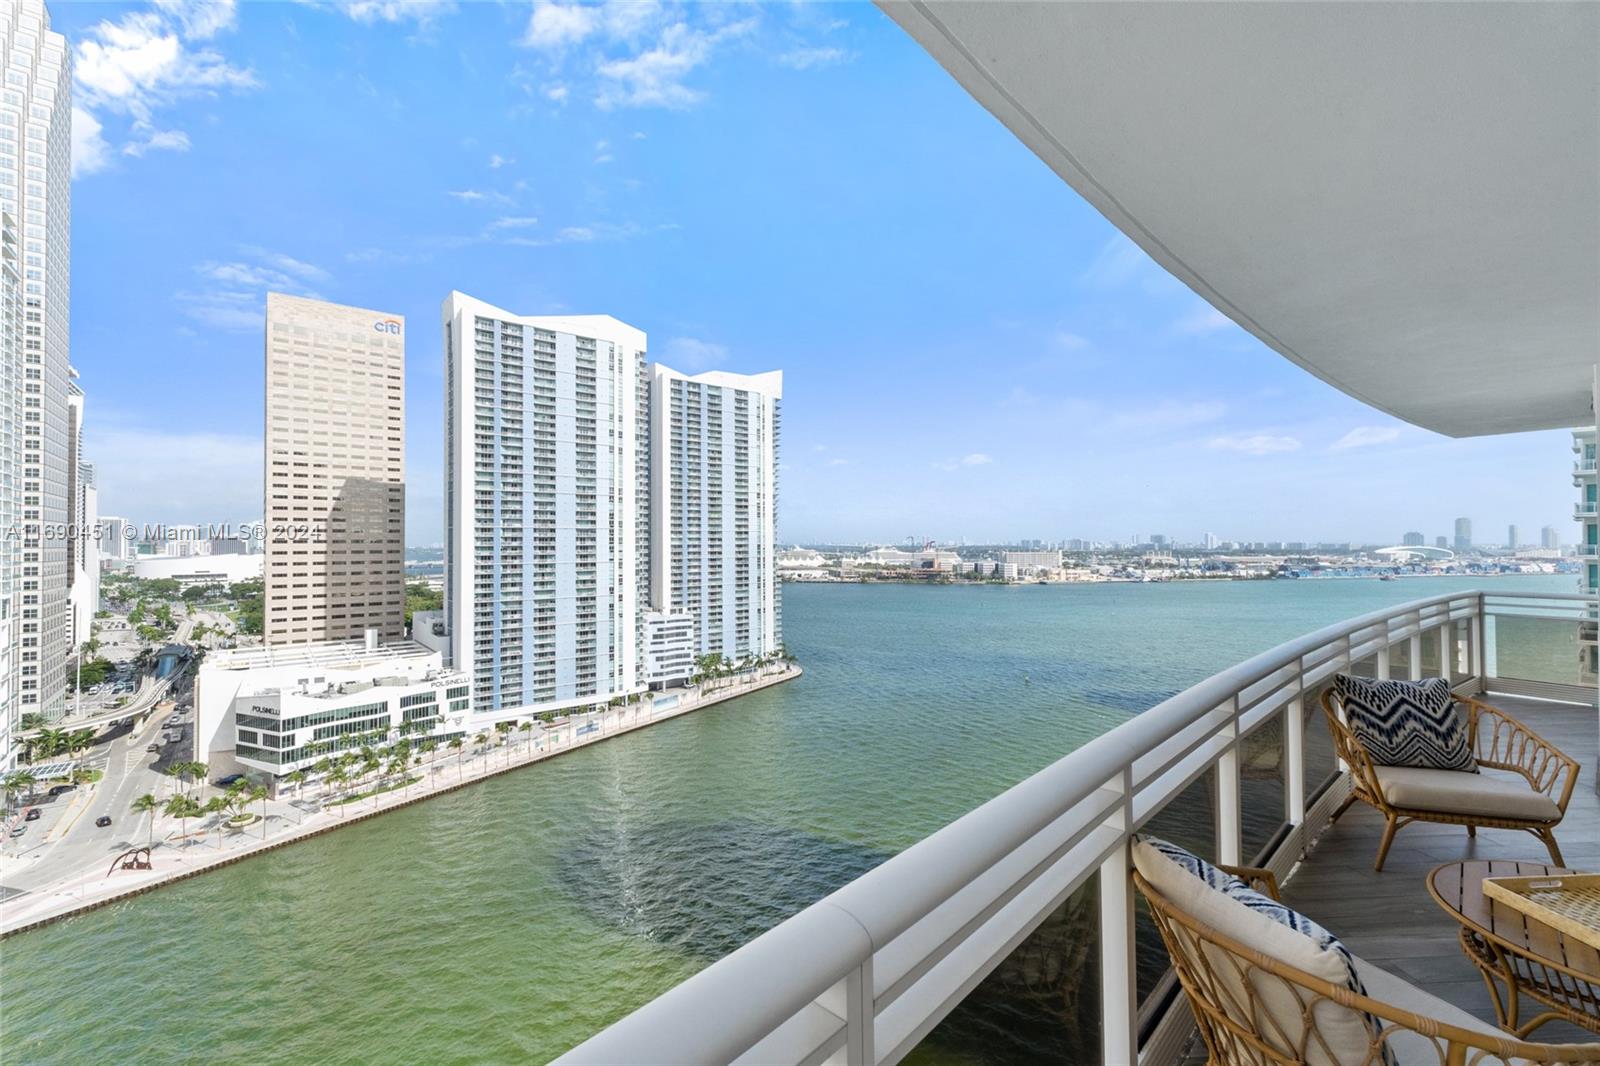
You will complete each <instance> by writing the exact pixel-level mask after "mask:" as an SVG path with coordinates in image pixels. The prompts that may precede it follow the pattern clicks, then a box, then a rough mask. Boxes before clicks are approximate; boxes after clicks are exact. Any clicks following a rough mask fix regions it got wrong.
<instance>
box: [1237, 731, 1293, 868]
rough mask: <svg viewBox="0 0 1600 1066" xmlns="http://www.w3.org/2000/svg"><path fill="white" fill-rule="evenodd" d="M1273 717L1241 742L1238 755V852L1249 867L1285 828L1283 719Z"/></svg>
mask: <svg viewBox="0 0 1600 1066" xmlns="http://www.w3.org/2000/svg"><path fill="white" fill-rule="evenodd" d="M1284 713H1287V712H1286V711H1285V712H1281V713H1279V714H1275V715H1273V716H1272V717H1271V718H1269V719H1267V720H1266V721H1265V722H1263V723H1262V724H1261V725H1260V726H1259V727H1257V728H1256V729H1255V731H1254V732H1252V733H1250V735H1249V736H1247V737H1245V738H1244V741H1243V744H1242V750H1241V751H1240V753H1239V756H1240V758H1239V796H1240V807H1241V808H1242V810H1241V819H1240V823H1239V824H1240V841H1241V844H1240V848H1239V854H1241V855H1243V856H1244V857H1245V861H1246V862H1248V863H1251V864H1252V865H1255V864H1258V863H1259V862H1260V860H1261V859H1262V858H1263V857H1264V856H1265V852H1266V849H1267V846H1268V845H1269V844H1271V843H1272V841H1273V839H1274V838H1275V837H1276V836H1277V835H1278V832H1279V831H1280V830H1282V829H1283V828H1284V826H1285V825H1287V824H1288V820H1287V819H1286V818H1285V816H1284V813H1285V812H1284V802H1283V788H1284V765H1285V763H1284V753H1285V749H1284V737H1283V715H1284Z"/></svg>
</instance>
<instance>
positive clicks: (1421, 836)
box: [1284, 696, 1600, 1043]
mask: <svg viewBox="0 0 1600 1066" xmlns="http://www.w3.org/2000/svg"><path fill="white" fill-rule="evenodd" d="M1484 699H1485V700H1486V702H1488V703H1491V704H1493V705H1495V706H1497V707H1500V708H1501V709H1503V710H1505V711H1507V712H1509V713H1511V714H1513V715H1515V716H1516V717H1517V718H1519V719H1521V720H1522V721H1523V722H1524V723H1525V724H1527V725H1528V727H1529V728H1531V729H1533V730H1534V731H1535V732H1536V733H1538V734H1539V735H1541V736H1542V737H1544V738H1545V739H1546V740H1547V741H1549V742H1550V743H1552V744H1554V745H1555V746H1556V747H1558V748H1560V749H1561V750H1562V751H1564V752H1566V753H1567V754H1568V755H1570V756H1572V757H1573V758H1574V759H1576V760H1578V762H1579V763H1581V764H1582V768H1581V771H1580V773H1579V779H1578V784H1577V787H1576V788H1575V789H1574V790H1573V793H1572V801H1571V803H1570V804H1568V806H1567V815H1566V818H1565V820H1564V821H1563V822H1562V823H1561V825H1560V826H1558V827H1557V828H1556V840H1557V842H1558V843H1559V844H1560V846H1561V853H1562V858H1563V859H1564V860H1565V861H1566V865H1567V866H1568V867H1569V868H1572V869H1577V870H1586V871H1587V870H1600V796H1597V795H1596V793H1595V763H1596V750H1597V747H1600V725H1597V720H1596V714H1595V711H1594V709H1593V708H1592V707H1580V706H1575V705H1571V704H1561V703H1551V702H1546V701H1541V700H1530V699H1520V698H1516V697H1510V696H1487V697H1484ZM1382 834H1383V818H1382V816H1381V815H1379V814H1378V812H1377V811H1375V810H1373V809H1372V808H1371V807H1368V806H1367V805H1366V804H1364V803H1359V802H1358V803H1356V804H1353V805H1352V806H1351V807H1350V809H1349V810H1347V811H1346V812H1345V813H1344V814H1343V815H1342V816H1341V817H1340V818H1339V819H1338V820H1337V821H1336V822H1334V823H1333V825H1331V826H1330V827H1329V828H1328V829H1327V830H1325V831H1324V832H1323V834H1322V836H1321V838H1320V839H1319V840H1318V842H1317V844H1316V846H1315V847H1314V848H1312V850H1311V852H1310V853H1309V855H1308V856H1307V858H1306V860H1305V862H1304V863H1303V864H1302V865H1301V866H1300V867H1299V868H1298V869H1297V870H1296V871H1295V872H1294V874H1293V876H1292V877H1291V878H1290V880H1289V882H1288V884H1287V885H1285V886H1284V900H1285V902H1287V903H1289V904H1290V905H1291V906H1293V907H1295V908H1296V909H1297V910H1299V911H1301V912H1303V913H1304V914H1305V915H1306V916H1307V917H1309V918H1311V919H1313V920H1314V921H1316V922H1319V923H1321V924H1322V925H1323V926H1325V927H1326V928H1327V929H1328V930H1330V931H1331V932H1333V933H1334V934H1335V935H1337V936H1338V937H1339V938H1340V939H1341V940H1343V941H1344V943H1345V944H1346V946H1348V947H1349V948H1350V950H1351V951H1353V952H1354V953H1355V954H1357V955H1359V956H1361V957H1362V958H1364V959H1366V960H1367V961H1369V962H1372V963H1374V964H1376V965H1378V966H1381V967H1383V968H1384V969H1386V970H1388V971H1390V972H1391V973H1394V974H1395V975H1397V976H1401V977H1405V978H1407V979H1409V980H1410V981H1411V982H1412V983H1414V984H1416V985H1418V986H1420V987H1423V988H1425V989H1427V990H1428V991H1429V992H1431V993H1433V994H1434V995H1436V996H1438V997H1440V998H1441V999H1444V1000H1448V1001H1449V1002H1450V1003H1452V1004H1454V1005H1456V1006H1458V1007H1460V1008H1462V1009H1463V1010H1466V1011H1468V1012H1470V1013H1471V1014H1474V1015H1476V1016H1477V1017H1479V1018H1482V1019H1483V1020H1484V1021H1487V1022H1491V1023H1492V1022H1493V1021H1494V1010H1493V1008H1492V1006H1491V1005H1490V1001H1489V993H1488V990H1487V989H1486V988H1485V987H1484V983H1483V978H1482V977H1481V976H1480V975H1479V973H1478V970H1477V969H1476V968H1475V967H1474V966H1473V965H1472V963H1471V962H1469V961H1468V960H1467V957H1466V956H1465V955H1464V954H1463V953H1462V951H1461V946H1460V943H1459V942H1458V940H1457V931H1458V929H1459V928H1460V927H1459V926H1458V924H1457V923H1456V921H1455V919H1453V918H1452V917H1451V916H1450V915H1448V914H1446V913H1445V911H1444V909H1443V908H1442V907H1440V906H1439V905H1438V904H1437V903H1436V902H1434V900H1433V897H1432V896H1431V895H1429V893H1428V889H1427V885H1426V884H1425V883H1424V882H1425V879H1426V877H1427V876H1428V874H1429V873H1430V872H1431V871H1432V870H1433V869H1434V868H1435V867H1437V866H1440V865H1442V864H1444V863H1449V862H1459V861H1461V860H1462V859H1531V860H1533V861H1535V862H1549V861H1550V859H1549V855H1548V853H1547V852H1546V851H1545V849H1544V845H1543V844H1541V843H1540V842H1539V841H1538V840H1537V839H1536V838H1534V837H1533V836H1531V835H1529V834H1527V833H1523V832H1519V831H1516V830H1505V829H1479V830H1478V836H1477V838H1476V839H1475V840H1474V839H1469V838H1468V837H1467V831H1466V829H1465V828H1464V827H1461V826H1452V825H1433V824H1429V823H1425V822H1413V823H1411V824H1410V825H1407V826H1406V827H1404V828H1403V829H1401V830H1400V831H1399V833H1398V834H1396V836H1395V840H1394V846H1393V847H1392V848H1391V849H1390V852H1389V857H1388V861H1387V862H1386V863H1385V864H1384V868H1383V872H1382V873H1374V872H1373V870H1372V862H1373V859H1374V858H1375V857H1376V855H1377V853H1378V842H1379V839H1380V838H1381V836H1382ZM1529 1016H1530V1015H1529V1014H1528V1013H1527V1011H1526V1009H1524V1012H1523V1017H1524V1018H1527V1017H1529ZM1532 1039H1534V1040H1538V1041H1541V1042H1549V1043H1566V1042H1586V1041H1594V1040H1600V1036H1597V1035H1596V1034H1594V1033H1590V1032H1588V1031H1587V1030H1585V1029H1581V1028H1579V1027H1577V1026H1574V1025H1570V1024H1568V1023H1566V1022H1550V1023H1548V1024H1546V1025H1544V1026H1541V1027H1540V1028H1539V1029H1538V1030H1536V1031H1535V1032H1534V1033H1533V1034H1532Z"/></svg>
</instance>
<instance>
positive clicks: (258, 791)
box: [250, 785, 267, 840]
mask: <svg viewBox="0 0 1600 1066" xmlns="http://www.w3.org/2000/svg"><path fill="white" fill-rule="evenodd" d="M250 798H251V799H253V800H260V801H261V839H262V840H265V839H267V786H266V785H257V786H256V787H255V788H252V789H251V790H250Z"/></svg>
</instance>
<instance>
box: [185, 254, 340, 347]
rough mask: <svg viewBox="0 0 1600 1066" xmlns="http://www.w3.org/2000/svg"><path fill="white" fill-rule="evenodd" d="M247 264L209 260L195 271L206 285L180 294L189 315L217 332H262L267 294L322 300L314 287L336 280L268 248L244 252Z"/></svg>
mask: <svg viewBox="0 0 1600 1066" xmlns="http://www.w3.org/2000/svg"><path fill="white" fill-rule="evenodd" d="M239 252H240V256H241V258H239V259H237V260H232V261H228V262H219V261H215V260H208V261H207V262H204V263H201V264H200V265H199V266H198V267H196V268H195V271H196V273H198V274H199V275H200V278H201V279H202V284H201V286H200V287H199V288H197V289H186V290H183V291H181V292H179V293H177V294H176V296H175V299H176V300H177V303H178V306H179V307H180V308H182V310H183V313H184V314H185V315H187V316H189V317H190V318H192V319H194V320H195V321H196V322H199V323H202V324H203V325H207V326H210V327H212V328H213V329H221V330H229V331H250V330H258V329H260V328H261V325H262V320H263V318H264V316H265V312H266V302H267V301H266V294H267V292H268V291H269V290H270V291H274V292H286V293H291V294H293V295H297V296H317V295H319V294H318V293H317V291H316V290H315V289H314V288H312V286H311V284H310V283H312V282H319V281H328V280H331V279H330V276H329V274H328V272H327V271H326V270H323V269H322V268H321V267H318V266H314V265H313V264H311V263H306V262H303V261H301V260H299V259H295V258H294V257H293V256H288V255H284V254H283V253H282V252H273V251H269V250H267V249H265V248H253V247H244V248H241V249H239Z"/></svg>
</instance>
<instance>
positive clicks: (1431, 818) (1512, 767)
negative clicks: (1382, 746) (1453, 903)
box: [1322, 688, 1578, 871]
mask: <svg viewBox="0 0 1600 1066" xmlns="http://www.w3.org/2000/svg"><path fill="white" fill-rule="evenodd" d="M1455 701H1456V703H1458V704H1459V705H1460V706H1462V707H1463V708H1465V710H1466V714H1467V735H1468V738H1469V743H1470V744H1471V746H1472V751H1473V753H1474V755H1476V757H1477V760H1478V765H1479V766H1480V767H1484V768H1487V769H1491V770H1509V771H1511V772H1512V773H1515V774H1517V775H1519V776H1521V777H1522V778H1523V780H1525V781H1527V783H1528V787H1529V788H1530V789H1532V790H1533V791H1534V792H1537V793H1543V794H1544V795H1545V796H1548V797H1549V798H1550V800H1551V801H1552V802H1553V803H1554V805H1555V808H1556V809H1555V811H1554V812H1553V813H1554V817H1548V818H1524V817H1516V816H1512V815H1507V814H1503V813H1502V814H1494V813H1490V812H1489V811H1488V810H1484V809H1480V810H1477V811H1469V810H1442V809H1436V808H1422V807H1418V806H1415V805H1412V806H1405V805H1402V804H1400V803H1397V802H1390V800H1389V799H1388V798H1386V796H1385V790H1384V785H1383V782H1382V781H1381V780H1380V774H1381V772H1382V770H1392V769H1393V768H1387V767H1385V768H1380V767H1378V766H1377V765H1376V764H1374V763H1373V761H1372V759H1371V758H1370V757H1369V756H1368V755H1367V751H1366V749H1365V748H1364V747H1362V744H1361V741H1360V740H1359V739H1357V737H1356V735H1355V733H1354V732H1352V731H1351V729H1350V726H1349V724H1348V723H1347V722H1346V721H1345V720H1344V715H1343V713H1342V712H1343V709H1342V708H1341V707H1340V706H1339V701H1338V697H1337V696H1335V695H1334V691H1333V689H1331V688H1329V689H1328V690H1327V691H1325V692H1323V694H1322V710H1323V713H1324V715H1326V717H1327V719H1328V730H1329V732H1330V733H1332V734H1333V746H1334V751H1335V753H1336V754H1337V755H1338V756H1339V758H1340V759H1343V760H1344V762H1345V764H1346V765H1347V766H1349V767H1350V781H1351V792H1350V796H1349V798H1348V799H1346V800H1345V801H1344V804H1343V805H1342V806H1341V807H1340V808H1339V810H1338V811H1337V812H1336V813H1335V814H1334V817H1336V818H1337V817H1338V816H1339V815H1340V814H1343V813H1344V811H1345V809H1346V808H1348V807H1349V806H1350V804H1352V803H1354V802H1355V801H1356V800H1360V801H1362V802H1363V803H1366V804H1369V805H1371V806H1372V807H1374V808H1375V809H1376V810H1377V811H1378V812H1379V813H1380V814H1382V815H1383V816H1384V819H1385V820H1386V822H1387V824H1386V825H1385V826H1384V829H1383V842H1382V843H1380V844H1379V845H1378V858H1377V860H1376V861H1375V862H1374V863H1373V864H1372V868H1373V869H1374V870H1377V871H1382V870H1383V860H1384V859H1385V858H1386V857H1387V856H1388V854H1389V845H1390V844H1392V843H1394V835H1395V833H1396V832H1397V831H1398V830H1399V829H1400V827H1401V826H1403V825H1406V824H1408V823H1410V822H1442V823H1444V824H1446V825H1464V826H1466V827H1467V835H1468V836H1476V835H1477V832H1478V827H1479V826H1480V825H1481V826H1485V827H1487V828H1490V829H1521V830H1523V831H1524V832H1528V833H1532V834H1533V835H1534V836H1536V837H1538V838H1539V840H1540V841H1541V842H1542V843H1543V844H1544V846H1545V847H1546V848H1547V849H1548V850H1549V852H1550V861H1551V862H1553V863H1555V865H1557V866H1562V865H1565V864H1564V863H1563V862H1562V860H1561V849H1560V848H1559V847H1557V846H1556V837H1555V832H1554V830H1555V827H1556V826H1557V825H1559V824H1560V822H1561V819H1562V818H1564V817H1566V813H1567V802H1568V801H1569V800H1571V798H1572V787H1573V785H1575V784H1576V783H1577V780H1578V762H1577V760H1575V759H1573V758H1571V757H1570V756H1568V755H1567V754H1566V753H1564V752H1562V751H1561V750H1560V749H1559V748H1557V747H1556V746H1555V745H1553V744H1551V743H1550V742H1548V741H1547V740H1545V739H1544V738H1543V737H1541V736H1540V735H1539V734H1537V733H1535V732H1534V731H1533V730H1531V729H1529V728H1528V727H1527V726H1525V725H1523V724H1522V723H1521V722H1519V721H1518V720H1517V719H1516V718H1513V717H1512V716H1511V715H1509V714H1507V713H1506V712H1505V711H1502V710H1500V709H1499V708H1497V707H1493V706H1490V705H1489V704H1487V703H1484V702H1483V701H1482V700H1476V699H1473V698H1472V697H1470V696H1456V697H1455ZM1436 772H1438V773H1449V772H1450V771H1436ZM1473 776H1474V775H1470V774H1466V773H1463V774H1462V777H1463V778H1464V779H1470V778H1471V777H1473ZM1546 806H1548V805H1546Z"/></svg>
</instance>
